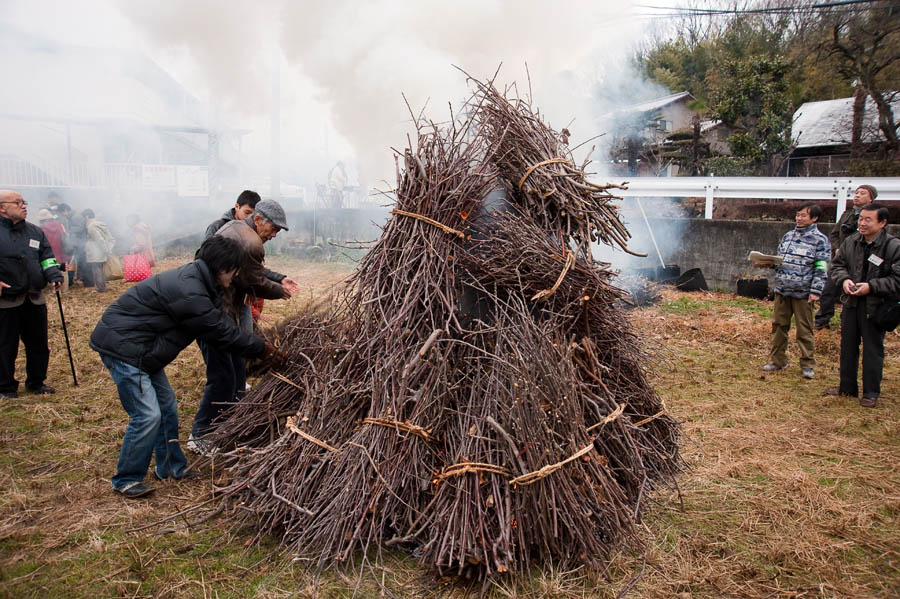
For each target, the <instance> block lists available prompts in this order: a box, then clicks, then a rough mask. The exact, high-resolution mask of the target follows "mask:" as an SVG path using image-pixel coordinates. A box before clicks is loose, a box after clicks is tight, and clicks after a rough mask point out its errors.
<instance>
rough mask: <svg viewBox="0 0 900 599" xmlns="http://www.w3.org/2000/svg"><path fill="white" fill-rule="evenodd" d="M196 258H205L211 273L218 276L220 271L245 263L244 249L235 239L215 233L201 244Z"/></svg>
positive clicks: (232, 268) (204, 260) (195, 255)
mask: <svg viewBox="0 0 900 599" xmlns="http://www.w3.org/2000/svg"><path fill="white" fill-rule="evenodd" d="M194 260H203V262H204V263H206V267H207V268H209V272H210V274H212V276H213V277H216V276H218V275H219V273H222V272H228V271H230V270H234V269H236V268H240V267H241V264H243V263H244V249H243V248H242V247H241V244H240V243H238V242H237V241H235V240H234V239H231V238H229V237H222V236H221V235H213V236H212V237H209V238H208V239H206V240H205V241H204V242H203V243H202V244H201V245H200V249H199V250H197V253H196V254H194Z"/></svg>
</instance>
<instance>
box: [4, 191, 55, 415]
mask: <svg viewBox="0 0 900 599" xmlns="http://www.w3.org/2000/svg"><path fill="white" fill-rule="evenodd" d="M27 216H28V203H27V202H25V200H24V199H22V196H21V195H19V194H18V193H16V192H15V191H12V190H9V189H0V397H3V398H6V399H13V398H15V397H18V389H19V381H17V380H16V377H15V374H16V355H17V354H18V353H19V339H20V338H21V339H22V343H24V344H25V376H26V378H25V388H26V389H27V390H28V391H29V392H30V393H37V394H46V393H56V390H55V389H53V388H52V387H48V386H47V385H45V384H44V379H46V378H47V365H48V363H49V360H50V344H49V342H48V340H47V300H46V299H45V298H44V288H45V287H46V286H47V283H50V284H52V285H53V287H54V288H55V289H59V287H60V285H61V284H62V281H63V275H62V273H61V272H60V271H59V267H58V266H57V263H56V258H55V257H54V256H53V250H52V249H51V248H50V243H49V242H48V241H47V237H46V236H45V235H44V232H43V231H41V228H40V227H38V226H37V225H33V224H31V223H29V222H27V221H26V220H25V218H26V217H27Z"/></svg>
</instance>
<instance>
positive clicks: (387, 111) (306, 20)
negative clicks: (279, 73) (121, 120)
mask: <svg viewBox="0 0 900 599" xmlns="http://www.w3.org/2000/svg"><path fill="white" fill-rule="evenodd" d="M120 6H121V7H122V10H123V13H124V14H125V15H127V16H128V17H129V18H130V19H131V20H132V22H133V24H134V26H135V28H136V29H137V30H138V31H139V32H142V33H143V34H144V35H145V36H146V37H147V39H148V40H149V41H150V43H151V44H155V45H157V46H159V47H162V48H173V47H175V48H180V49H181V50H183V51H184V52H185V53H186V54H187V55H188V56H189V57H190V58H191V60H192V61H193V62H194V63H195V65H196V67H197V72H198V73H201V74H202V75H200V76H201V78H202V80H203V81H204V82H205V84H206V85H208V86H209V88H210V93H211V95H212V96H213V97H215V98H216V99H217V100H218V101H222V102H225V103H227V104H228V107H229V108H230V109H232V110H237V111H238V112H242V113H245V114H253V113H256V112H259V111H261V110H265V109H266V108H267V106H268V105H269V103H270V101H271V98H270V93H271V87H272V86H271V83H270V77H271V66H272V63H273V59H272V56H273V54H272V53H273V46H278V47H279V48H280V52H281V53H282V55H283V57H284V59H285V61H286V63H287V66H288V72H287V73H284V76H285V77H290V76H295V77H297V78H298V80H299V81H300V82H301V85H305V86H306V90H305V91H306V93H307V96H306V98H294V100H297V101H298V103H297V105H295V106H292V107H289V110H288V111H287V112H288V113H289V112H290V109H297V110H301V111H302V110H307V109H308V108H309V106H310V105H312V104H319V105H322V106H325V107H327V109H328V116H329V117H330V120H331V123H332V124H333V127H334V130H335V131H336V133H337V134H338V136H339V137H332V138H331V143H332V144H335V145H337V146H338V147H340V146H341V145H342V144H343V145H344V150H345V151H349V152H351V153H353V154H355V157H356V160H357V161H358V164H359V166H360V168H361V169H362V170H363V172H364V173H365V174H366V176H367V178H369V179H371V180H380V179H388V180H390V178H391V173H392V172H393V167H392V157H391V154H390V150H389V148H390V147H391V146H393V147H400V146H402V145H404V144H405V140H406V135H407V134H408V133H410V131H411V130H412V128H413V127H412V123H411V117H410V114H409V111H408V110H407V108H406V106H405V105H404V102H403V98H402V97H401V94H403V95H405V97H406V99H407V100H408V102H409V104H410V107H411V108H412V110H413V111H414V112H416V113H418V111H419V110H420V109H422V108H423V107H425V106H426V105H428V110H427V114H428V116H430V118H433V119H435V120H443V119H446V118H448V116H449V109H448V108H447V102H452V103H454V105H459V104H460V103H461V102H462V101H463V100H464V99H465V97H466V95H467V91H466V86H465V81H464V76H463V75H462V74H460V73H459V72H458V71H456V70H455V69H453V68H452V65H457V66H459V67H461V68H463V69H465V70H466V71H467V72H469V73H471V74H472V75H474V76H476V77H479V78H484V77H488V76H490V75H492V74H493V73H494V71H496V69H497V67H498V66H499V65H500V64H501V63H504V65H505V66H504V67H503V69H502V70H501V75H500V78H499V81H500V82H501V83H504V82H505V83H508V82H510V81H513V80H516V81H518V83H519V85H520V88H519V89H520V91H521V92H522V93H523V94H524V93H525V87H526V86H527V81H526V78H527V76H526V72H525V65H526V64H527V65H528V69H529V71H530V74H531V83H532V90H533V92H534V100H535V103H536V104H537V105H538V106H540V107H541V109H542V111H543V113H544V114H545V115H546V116H547V118H548V119H550V120H551V122H552V123H553V124H554V125H555V126H558V127H561V126H565V125H566V124H568V123H569V122H570V121H571V120H572V118H573V117H574V118H575V123H574V125H573V127H572V132H573V134H574V136H573V142H574V143H578V141H579V138H580V139H586V138H588V137H590V136H593V135H596V134H598V133H600V131H598V130H597V126H598V121H597V116H598V115H599V114H602V113H603V112H604V111H605V110H606V108H607V107H605V106H603V98H602V97H601V98H600V101H599V102H592V99H597V97H596V96H597V94H596V93H595V92H596V87H597V86H598V85H599V86H606V87H608V88H610V89H607V90H606V95H607V96H609V95H611V94H612V95H615V94H614V91H615V90H614V89H612V88H622V87H623V86H622V81H623V80H622V79H621V78H620V75H621V73H620V72H617V71H622V70H623V69H621V68H619V66H620V65H625V64H627V61H628V56H627V53H628V50H629V49H630V47H631V40H633V39H635V37H636V36H637V35H638V34H639V32H640V28H641V27H642V24H641V23H640V22H638V21H635V20H634V19H632V18H630V17H631V16H632V15H631V10H632V9H631V6H630V3H629V2H625V3H615V4H613V3H598V2H594V1H589V0H574V1H570V2H563V3H557V4H555V5H552V6H551V5H548V4H547V3H546V2H540V1H538V0H520V1H509V0H494V1H486V2H485V1H475V0H462V1H459V2H454V3H445V2H419V3H406V2H397V1H389V0H380V1H374V2H367V3H359V2H351V1H350V0H337V1H334V2H302V3H301V2H282V1H280V0H264V1H262V2H249V1H243V0H239V1H237V2H229V3H224V4H223V3H219V2H213V1H212V0H201V1H198V2H191V3H183V2H175V1H162V2H156V3H153V4H145V3H143V4H142V3H130V2H128V3H125V2H123V3H121V4H120ZM613 63H615V64H616V65H617V66H616V68H610V67H611V65H612V64H613ZM624 70H625V71H628V69H624ZM575 73H578V75H577V76H576V75H575ZM627 76H628V77H629V78H630V79H634V74H633V73H631V72H630V71H629V72H628V74H627ZM604 78H606V80H605V81H604V80H603V79H604ZM631 91H633V90H631ZM651 93H652V92H651ZM633 98H634V96H633V95H630V96H629V98H628V100H630V101H634V100H633ZM284 135H286V136H290V135H296V136H301V137H305V138H309V137H312V138H318V137H319V136H320V135H321V131H318V130H313V131H302V130H301V131H285V132H284ZM260 149H261V150H262V148H260Z"/></svg>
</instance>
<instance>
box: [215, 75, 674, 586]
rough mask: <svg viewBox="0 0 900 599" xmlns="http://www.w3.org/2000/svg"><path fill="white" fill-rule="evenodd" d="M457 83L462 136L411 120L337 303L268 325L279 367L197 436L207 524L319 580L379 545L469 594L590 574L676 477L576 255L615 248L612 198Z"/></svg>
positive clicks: (631, 336)
mask: <svg viewBox="0 0 900 599" xmlns="http://www.w3.org/2000/svg"><path fill="white" fill-rule="evenodd" d="M470 82H471V84H472V85H473V86H474V88H475V93H474V95H473V96H472V97H471V98H470V99H469V101H468V104H467V107H468V110H467V111H463V112H464V113H465V114H467V115H468V116H467V118H466V120H464V121H451V122H450V123H448V124H445V125H443V126H439V125H436V124H434V123H433V122H429V121H424V120H419V121H418V136H417V139H416V143H415V144H414V146H413V147H411V148H408V149H406V150H405V151H404V153H403V155H402V157H401V158H402V160H401V161H398V175H397V177H398V179H397V204H396V208H395V209H394V211H393V216H392V218H391V219H390V221H389V222H388V223H387V225H386V227H385V229H384V233H383V235H382V236H381V239H380V240H378V242H377V243H376V244H375V245H374V247H373V248H372V249H371V250H370V251H369V252H368V253H367V254H366V256H365V258H363V260H362V262H361V263H360V266H359V269H358V272H357V273H356V274H355V275H354V276H353V278H352V280H351V282H350V284H349V285H348V288H347V290H346V292H345V293H344V294H343V295H342V297H341V299H340V301H338V302H335V303H334V304H332V305H331V306H327V307H324V308H322V309H320V310H317V309H315V308H311V309H309V310H307V311H306V312H302V313H299V314H297V315H295V316H293V317H291V318H290V319H288V320H287V321H286V322H284V323H282V325H281V326H280V327H279V342H280V347H281V348H282V349H283V351H285V352H286V353H287V354H288V355H289V356H290V358H291V362H290V365H289V366H287V367H286V368H283V369H281V370H279V371H277V372H271V373H270V374H268V375H267V376H266V377H265V378H264V379H263V380H262V382H260V383H259V384H258V385H257V386H255V387H254V388H253V390H252V391H251V392H249V393H248V395H247V396H246V398H245V399H244V401H242V402H241V403H240V404H238V405H237V406H236V407H235V408H234V409H233V410H232V411H231V412H230V413H229V416H228V417H227V420H225V422H224V423H223V424H222V425H221V426H220V427H219V428H218V429H217V431H216V433H215V434H214V435H213V436H212V438H211V441H212V443H213V445H214V446H215V447H217V448H218V450H219V453H217V454H216V455H214V456H213V457H212V460H213V461H214V463H215V468H216V470H219V471H221V469H222V468H224V469H225V471H226V472H227V473H228V475H227V477H226V480H225V481H224V482H221V483H219V484H218V485H217V487H216V490H215V495H214V500H215V501H214V502H215V503H218V504H219V506H218V509H215V510H214V513H216V514H218V513H220V512H224V513H225V514H227V516H228V517H229V518H231V519H233V520H234V521H236V522H238V523H250V524H252V525H253V526H255V527H256V528H257V530H258V535H257V537H256V538H257V539H260V538H262V536H263V535H275V536H276V537H277V538H279V539H280V540H281V542H282V543H283V544H284V545H285V546H286V548H287V549H288V550H289V552H290V553H291V554H292V555H299V556H301V557H304V558H312V559H313V560H314V562H315V563H316V564H317V566H319V567H327V566H331V565H334V564H341V565H346V564H355V563H356V562H355V561H354V558H355V557H357V556H358V555H359V554H362V555H369V556H373V557H374V558H375V559H377V558H378V556H379V555H380V550H381V549H382V548H384V547H400V548H403V549H405V550H407V551H409V552H411V553H412V554H413V555H414V556H416V557H418V558H419V559H420V560H421V561H422V562H423V563H424V564H426V565H428V566H431V567H433V568H435V569H436V570H437V571H438V572H440V573H456V574H462V575H465V576H467V577H472V576H474V577H478V578H481V577H484V576H492V575H496V574H498V573H504V572H522V571H524V570H526V569H527V568H528V567H529V566H532V565H541V564H550V563H553V564H562V565H565V566H577V565H578V564H591V565H593V566H597V567H604V566H605V565H606V560H607V559H608V557H609V555H610V552H611V551H613V550H614V549H616V548H617V547H620V546H622V545H627V546H630V547H632V548H635V549H637V548H638V547H639V545H640V543H639V541H638V537H637V535H636V526H637V524H638V522H639V521H640V518H641V514H642V513H643V508H644V506H645V505H646V503H647V501H648V497H649V495H650V493H651V492H652V491H653V489H654V487H656V486H657V485H659V484H664V485H669V486H672V485H674V483H675V480H674V477H675V474H676V473H677V472H678V470H679V468H680V467H681V459H680V457H679V444H678V439H679V425H678V424H677V423H676V421H675V420H674V419H673V418H672V417H671V416H670V415H669V414H668V413H667V411H666V408H665V406H664V404H663V403H662V401H661V400H660V398H659V397H658V395H657V394H656V392H655V391H654V390H653V389H652V388H651V386H650V384H649V383H648V382H647V378H646V375H645V372H644V364H645V360H646V354H645V351H644V348H643V347H642V343H641V341H640V339H639V338H638V336H637V335H636V334H635V332H634V330H633V329H632V327H631V326H630V325H629V323H628V321H627V320H626V319H625V318H623V316H622V314H621V310H622V309H623V308H621V307H620V303H619V302H618V300H619V299H620V298H621V297H622V293H623V292H621V291H620V290H619V289H617V288H616V287H615V286H614V285H613V283H612V281H611V279H612V278H613V276H614V272H613V271H612V270H611V269H610V268H609V265H608V264H605V263H598V262H594V261H592V258H591V252H590V243H591V241H601V242H604V243H607V244H617V245H619V246H621V247H623V248H624V247H625V246H626V245H627V240H628V237H629V235H628V232H627V230H626V229H625V227H624V226H623V225H622V223H621V221H620V220H619V216H618V214H617V210H616V209H615V207H614V206H613V204H612V203H611V200H613V196H612V195H611V194H610V188H611V187H612V186H600V185H597V184H595V183H591V182H590V181H588V180H587V179H586V178H585V175H584V169H585V167H586V166H587V164H582V165H576V164H574V162H573V161H572V157H571V154H570V152H569V151H568V148H567V145H566V143H565V141H563V139H562V138H561V135H560V134H559V133H558V132H556V131H553V130H552V129H550V128H549V127H548V126H547V125H545V124H544V123H542V121H541V119H540V118H539V116H538V115H537V114H536V112H535V111H534V109H533V108H532V106H530V105H529V103H528V102H526V101H524V100H522V99H521V98H518V97H517V96H515V95H511V96H510V95H508V93H504V92H501V91H499V90H497V89H496V88H495V87H494V86H493V84H492V83H491V82H487V83H485V82H481V81H477V80H474V79H470ZM205 503H206V502H204V505H205Z"/></svg>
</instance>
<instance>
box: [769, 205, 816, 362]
mask: <svg viewBox="0 0 900 599" xmlns="http://www.w3.org/2000/svg"><path fill="white" fill-rule="evenodd" d="M820 216H822V209H821V208H820V207H819V206H818V205H816V204H806V205H804V206H802V207H801V208H800V210H798V211H797V214H795V215H794V222H796V223H797V226H796V227H795V228H794V229H791V230H790V231H788V232H787V233H785V234H784V237H782V238H781V243H780V244H778V255H779V256H781V258H782V263H781V264H780V265H779V266H778V267H777V268H776V270H775V304H774V306H773V308H772V343H771V346H770V350H769V363H768V364H766V365H765V366H763V370H765V371H766V372H774V371H776V370H781V369H783V368H784V367H786V366H787V355H786V354H785V350H786V349H787V342H788V332H789V331H790V329H791V316H793V317H794V319H795V320H796V322H797V344H798V345H799V346H800V368H801V369H802V370H801V372H802V374H803V377H804V378H807V379H811V378H813V376H815V371H814V370H813V367H814V366H815V364H816V360H815V358H814V357H813V354H814V353H815V349H816V341H815V336H814V334H813V313H814V310H813V303H814V302H816V301H817V300H818V299H819V297H820V296H821V295H822V290H823V289H824V288H825V278H826V276H827V275H826V270H827V264H828V259H829V258H830V257H831V243H830V242H829V241H828V237H826V236H825V234H824V233H822V232H820V231H819V228H818V227H817V226H816V223H817V222H818V221H819V217H820Z"/></svg>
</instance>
